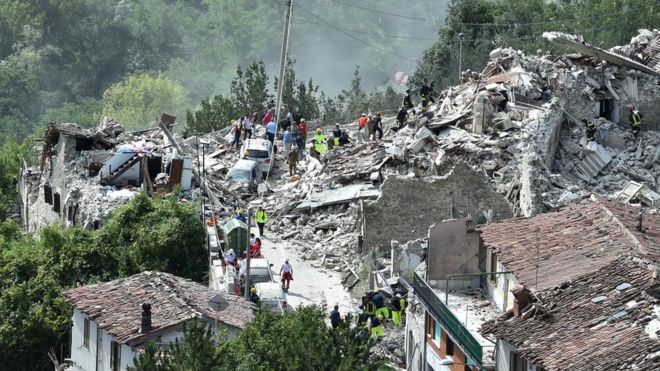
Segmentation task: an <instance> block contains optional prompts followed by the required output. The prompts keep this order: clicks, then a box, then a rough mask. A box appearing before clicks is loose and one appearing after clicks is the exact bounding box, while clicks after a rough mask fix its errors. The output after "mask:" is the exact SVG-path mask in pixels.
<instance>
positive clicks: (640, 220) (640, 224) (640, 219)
mask: <svg viewBox="0 0 660 371" xmlns="http://www.w3.org/2000/svg"><path fill="white" fill-rule="evenodd" d="M644 212H646V209H644V208H643V207H642V208H641V209H639V216H638V219H637V230H638V231H640V232H642V233H644Z"/></svg>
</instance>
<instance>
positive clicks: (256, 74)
mask: <svg viewBox="0 0 660 371" xmlns="http://www.w3.org/2000/svg"><path fill="white" fill-rule="evenodd" d="M229 91H230V93H231V98H232V99H233V100H234V102H235V105H236V106H237V108H238V110H240V111H242V112H244V114H243V115H248V114H252V112H256V111H263V109H264V104H265V103H266V102H267V101H268V100H269V99H270V98H271V97H272V96H271V95H270V94H269V93H268V75H267V74H266V66H265V65H264V62H263V61H259V62H252V64H250V66H249V67H248V68H247V70H245V73H243V71H242V70H241V67H240V66H239V67H238V69H237V70H236V78H234V80H233V81H232V82H231V86H230V88H229Z"/></svg>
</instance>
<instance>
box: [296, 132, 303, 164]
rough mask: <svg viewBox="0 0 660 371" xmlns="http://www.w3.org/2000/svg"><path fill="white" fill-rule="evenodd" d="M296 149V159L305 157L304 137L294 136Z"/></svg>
mask: <svg viewBox="0 0 660 371" xmlns="http://www.w3.org/2000/svg"><path fill="white" fill-rule="evenodd" d="M296 149H297V151H298V161H303V160H304V159H305V137H304V136H302V135H298V136H297V137H296Z"/></svg>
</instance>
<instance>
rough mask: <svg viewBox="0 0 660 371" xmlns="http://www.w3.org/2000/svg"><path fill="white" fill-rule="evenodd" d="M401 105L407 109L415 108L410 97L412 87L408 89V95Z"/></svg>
mask: <svg viewBox="0 0 660 371" xmlns="http://www.w3.org/2000/svg"><path fill="white" fill-rule="evenodd" d="M401 105H402V106H403V108H404V109H405V110H406V111H407V110H409V109H411V108H413V103H412V98H410V89H406V96H404V97H403V103H401Z"/></svg>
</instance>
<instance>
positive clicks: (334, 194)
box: [295, 184, 380, 211]
mask: <svg viewBox="0 0 660 371" xmlns="http://www.w3.org/2000/svg"><path fill="white" fill-rule="evenodd" d="M378 196H380V189H379V188H378V187H374V186H372V185H370V184H351V185H348V186H345V187H341V188H335V189H329V190H327V191H324V192H320V193H314V194H312V195H311V196H310V197H309V198H308V199H307V200H305V201H303V202H302V203H301V204H300V205H298V207H296V209H295V210H296V211H300V210H306V209H314V208H317V207H321V206H328V205H336V204H343V203H347V202H352V201H355V200H359V199H363V198H377V197H378Z"/></svg>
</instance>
